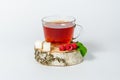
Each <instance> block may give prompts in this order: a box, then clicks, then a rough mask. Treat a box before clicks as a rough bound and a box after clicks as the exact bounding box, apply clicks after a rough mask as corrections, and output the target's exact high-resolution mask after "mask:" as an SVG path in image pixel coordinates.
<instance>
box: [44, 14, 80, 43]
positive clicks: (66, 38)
mask: <svg viewBox="0 0 120 80" xmlns="http://www.w3.org/2000/svg"><path fill="white" fill-rule="evenodd" d="M75 21H76V19H75V18H74V17H71V16H66V17H63V16H62V17H61V16H49V17H44V18H43V19H42V25H43V30H44V37H45V41H47V42H51V43H53V44H68V43H70V42H71V41H72V40H73V39H76V38H77V37H79V33H78V35H77V36H76V37H73V35H74V29H75V28H76V26H79V27H81V25H78V24H76V23H75ZM81 28H82V27H81ZM78 32H80V31H78Z"/></svg>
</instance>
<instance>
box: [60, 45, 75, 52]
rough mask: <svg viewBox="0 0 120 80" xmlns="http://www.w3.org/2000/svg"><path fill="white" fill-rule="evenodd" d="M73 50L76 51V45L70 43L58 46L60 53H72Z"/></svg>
mask: <svg viewBox="0 0 120 80" xmlns="http://www.w3.org/2000/svg"><path fill="white" fill-rule="evenodd" d="M75 49H77V44H76V43H70V44H65V45H60V46H59V50H60V51H65V50H68V51H72V50H75Z"/></svg>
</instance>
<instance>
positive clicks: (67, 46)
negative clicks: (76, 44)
mask: <svg viewBox="0 0 120 80" xmlns="http://www.w3.org/2000/svg"><path fill="white" fill-rule="evenodd" d="M65 48H66V50H68V51H71V50H73V46H72V45H71V44H67V45H65Z"/></svg>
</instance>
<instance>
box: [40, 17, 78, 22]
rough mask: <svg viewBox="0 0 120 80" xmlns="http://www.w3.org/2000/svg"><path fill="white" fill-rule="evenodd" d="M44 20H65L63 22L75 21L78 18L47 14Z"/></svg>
mask: <svg viewBox="0 0 120 80" xmlns="http://www.w3.org/2000/svg"><path fill="white" fill-rule="evenodd" d="M41 21H42V22H55V21H63V22H75V21H76V19H75V17H73V16H46V17H43V18H42V19H41Z"/></svg>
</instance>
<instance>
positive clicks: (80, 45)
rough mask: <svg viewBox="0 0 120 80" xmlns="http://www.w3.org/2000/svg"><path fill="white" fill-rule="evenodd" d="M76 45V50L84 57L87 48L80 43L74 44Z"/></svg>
mask: <svg viewBox="0 0 120 80" xmlns="http://www.w3.org/2000/svg"><path fill="white" fill-rule="evenodd" d="M76 43H77V46H78V48H77V50H78V51H80V53H81V55H82V56H83V57H84V56H85V55H86V53H87V48H86V47H85V46H84V45H83V44H82V43H81V42H76Z"/></svg>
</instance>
